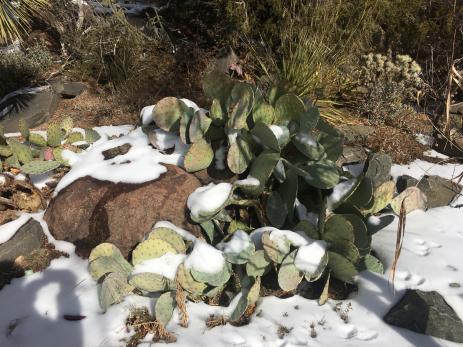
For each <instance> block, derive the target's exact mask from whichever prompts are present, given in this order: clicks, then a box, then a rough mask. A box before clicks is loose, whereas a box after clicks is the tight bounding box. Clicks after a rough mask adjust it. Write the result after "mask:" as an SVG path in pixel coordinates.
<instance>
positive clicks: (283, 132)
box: [269, 124, 289, 144]
mask: <svg viewBox="0 0 463 347" xmlns="http://www.w3.org/2000/svg"><path fill="white" fill-rule="evenodd" d="M269 128H270V130H271V131H272V133H273V134H274V135H275V137H276V138H277V140H278V143H279V144H281V143H284V142H285V141H288V139H289V129H288V128H287V127H285V126H279V125H276V124H271V125H269Z"/></svg>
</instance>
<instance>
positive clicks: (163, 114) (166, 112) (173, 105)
mask: <svg viewBox="0 0 463 347" xmlns="http://www.w3.org/2000/svg"><path fill="white" fill-rule="evenodd" d="M184 108H185V106H184V103H183V102H182V101H181V100H180V99H177V98H175V97H167V98H163V99H161V100H159V102H158V103H157V104H156V106H155V107H154V109H153V115H152V116H153V120H154V122H155V123H156V125H157V126H158V127H160V128H161V129H162V130H165V131H173V130H176V128H177V127H178V123H179V121H180V117H181V116H182V114H183V113H184Z"/></svg>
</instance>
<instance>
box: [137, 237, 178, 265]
mask: <svg viewBox="0 0 463 347" xmlns="http://www.w3.org/2000/svg"><path fill="white" fill-rule="evenodd" d="M169 252H170V253H172V254H177V251H176V250H175V248H174V246H172V244H170V243H169V242H167V241H164V240H161V239H155V238H149V239H147V240H145V241H142V242H141V243H139V244H138V246H137V247H136V248H135V249H134V250H133V252H132V264H133V265H137V264H140V263H142V262H143V261H145V260H148V259H153V258H159V257H161V256H163V255H164V254H166V253H169Z"/></svg>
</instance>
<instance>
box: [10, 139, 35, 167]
mask: <svg viewBox="0 0 463 347" xmlns="http://www.w3.org/2000/svg"><path fill="white" fill-rule="evenodd" d="M8 144H9V145H10V148H11V151H12V152H13V155H14V156H15V157H16V158H17V159H18V161H19V162H20V163H22V164H26V163H28V162H30V161H32V159H33V157H32V151H31V149H30V147H28V146H26V145H25V144H22V143H21V142H19V141H18V140H16V139H10V140H8Z"/></svg>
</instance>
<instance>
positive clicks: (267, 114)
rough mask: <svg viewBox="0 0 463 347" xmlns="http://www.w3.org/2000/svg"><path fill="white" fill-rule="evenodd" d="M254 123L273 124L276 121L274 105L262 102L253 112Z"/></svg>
mask: <svg viewBox="0 0 463 347" xmlns="http://www.w3.org/2000/svg"><path fill="white" fill-rule="evenodd" d="M252 119H253V120H254V123H256V124H257V123H264V124H272V123H273V122H274V120H275V109H274V108H273V106H272V105H270V104H268V103H266V102H261V103H259V104H257V106H256V107H255V108H254V109H253V110H252Z"/></svg>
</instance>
